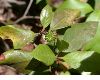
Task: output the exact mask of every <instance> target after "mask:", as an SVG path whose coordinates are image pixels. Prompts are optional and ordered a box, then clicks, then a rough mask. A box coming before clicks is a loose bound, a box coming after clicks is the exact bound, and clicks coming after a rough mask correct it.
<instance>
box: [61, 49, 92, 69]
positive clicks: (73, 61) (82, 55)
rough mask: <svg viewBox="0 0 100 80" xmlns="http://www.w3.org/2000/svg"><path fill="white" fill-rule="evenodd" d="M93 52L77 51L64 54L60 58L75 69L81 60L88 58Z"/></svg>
mask: <svg viewBox="0 0 100 80" xmlns="http://www.w3.org/2000/svg"><path fill="white" fill-rule="evenodd" d="M93 53H94V51H77V52H72V53H69V54H67V55H65V56H64V57H62V59H63V60H64V61H65V63H66V64H67V65H68V66H69V69H71V68H74V69H77V68H79V67H80V65H81V62H82V61H83V60H85V59H87V58H89V57H90V56H91V55H92V54H93Z"/></svg>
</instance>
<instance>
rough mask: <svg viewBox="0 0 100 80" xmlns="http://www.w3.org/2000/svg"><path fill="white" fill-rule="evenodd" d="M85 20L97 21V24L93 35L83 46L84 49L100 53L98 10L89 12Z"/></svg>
mask: <svg viewBox="0 0 100 80" xmlns="http://www.w3.org/2000/svg"><path fill="white" fill-rule="evenodd" d="M86 21H87V22H88V21H98V22H99V24H98V28H97V32H96V35H95V37H94V38H93V40H91V41H90V42H89V43H88V44H87V45H86V46H85V47H84V50H93V51H96V52H98V53H100V10H95V11H94V12H93V13H91V14H90V16H89V17H88V18H87V20H86Z"/></svg>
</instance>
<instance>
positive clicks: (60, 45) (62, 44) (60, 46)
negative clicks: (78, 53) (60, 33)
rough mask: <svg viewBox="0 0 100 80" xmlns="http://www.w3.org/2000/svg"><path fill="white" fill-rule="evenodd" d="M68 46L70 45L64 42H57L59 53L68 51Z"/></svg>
mask: <svg viewBox="0 0 100 80" xmlns="http://www.w3.org/2000/svg"><path fill="white" fill-rule="evenodd" d="M68 46H69V44H68V43H67V42H65V41H64V40H57V48H58V50H59V51H63V50H66V49H67V48H68Z"/></svg>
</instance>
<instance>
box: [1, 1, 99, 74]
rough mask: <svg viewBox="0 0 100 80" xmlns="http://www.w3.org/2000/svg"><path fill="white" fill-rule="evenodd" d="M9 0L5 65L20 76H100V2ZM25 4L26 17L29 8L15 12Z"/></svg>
mask: <svg viewBox="0 0 100 80" xmlns="http://www.w3.org/2000/svg"><path fill="white" fill-rule="evenodd" d="M4 1H5V2H4V3H5V5H4V6H3V7H2V6H0V7H2V8H0V12H1V13H0V49H1V50H0V51H1V52H0V65H7V66H10V67H13V68H15V69H16V71H17V73H19V74H20V73H22V74H32V75H36V74H38V75H48V74H49V75H73V74H80V75H81V74H83V72H89V73H91V74H100V68H99V67H100V65H99V64H100V60H99V59H100V10H99V9H100V6H99V0H35V1H33V0H29V2H28V1H27V0H23V1H17V0H12V1H13V2H12V1H11V0H7V1H6V0H4ZM25 2H26V4H28V6H27V8H26V10H25V12H24V14H23V15H22V16H21V15H20V14H22V13H21V12H22V11H23V9H20V10H21V12H20V10H19V13H18V12H17V11H15V12H14V9H17V7H20V6H21V7H22V6H26V5H25ZM27 2H28V3H27ZM10 3H13V4H16V6H14V5H13V4H10ZM0 4H1V3H0ZM7 4H8V5H7ZM41 4H42V5H41ZM23 8H24V7H23ZM1 9H2V10H1ZM5 9H7V10H8V11H7V12H5V13H4V11H3V10H5ZM18 9H19V8H18ZM9 11H11V13H10V14H8V13H9ZM7 14H8V16H7ZM5 15H6V17H5ZM11 15H13V17H12V16H11ZM20 16H21V17H20ZM19 17H20V18H19Z"/></svg>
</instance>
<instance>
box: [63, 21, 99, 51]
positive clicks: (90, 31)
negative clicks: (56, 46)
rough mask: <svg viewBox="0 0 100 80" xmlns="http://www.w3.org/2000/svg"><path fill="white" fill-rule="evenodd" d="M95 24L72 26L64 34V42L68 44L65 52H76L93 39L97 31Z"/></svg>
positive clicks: (86, 23) (87, 23)
mask: <svg viewBox="0 0 100 80" xmlns="http://www.w3.org/2000/svg"><path fill="white" fill-rule="evenodd" d="M97 25H98V23H97V22H85V23H79V24H75V25H73V26H72V27H71V28H69V29H67V30H66V32H65V34H64V37H63V39H64V41H66V42H68V43H69V47H68V50H66V51H67V52H72V51H77V50H80V49H82V48H83V47H84V45H85V44H86V43H87V42H89V41H90V40H92V39H93V37H94V36H95V34H96V31H97Z"/></svg>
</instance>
